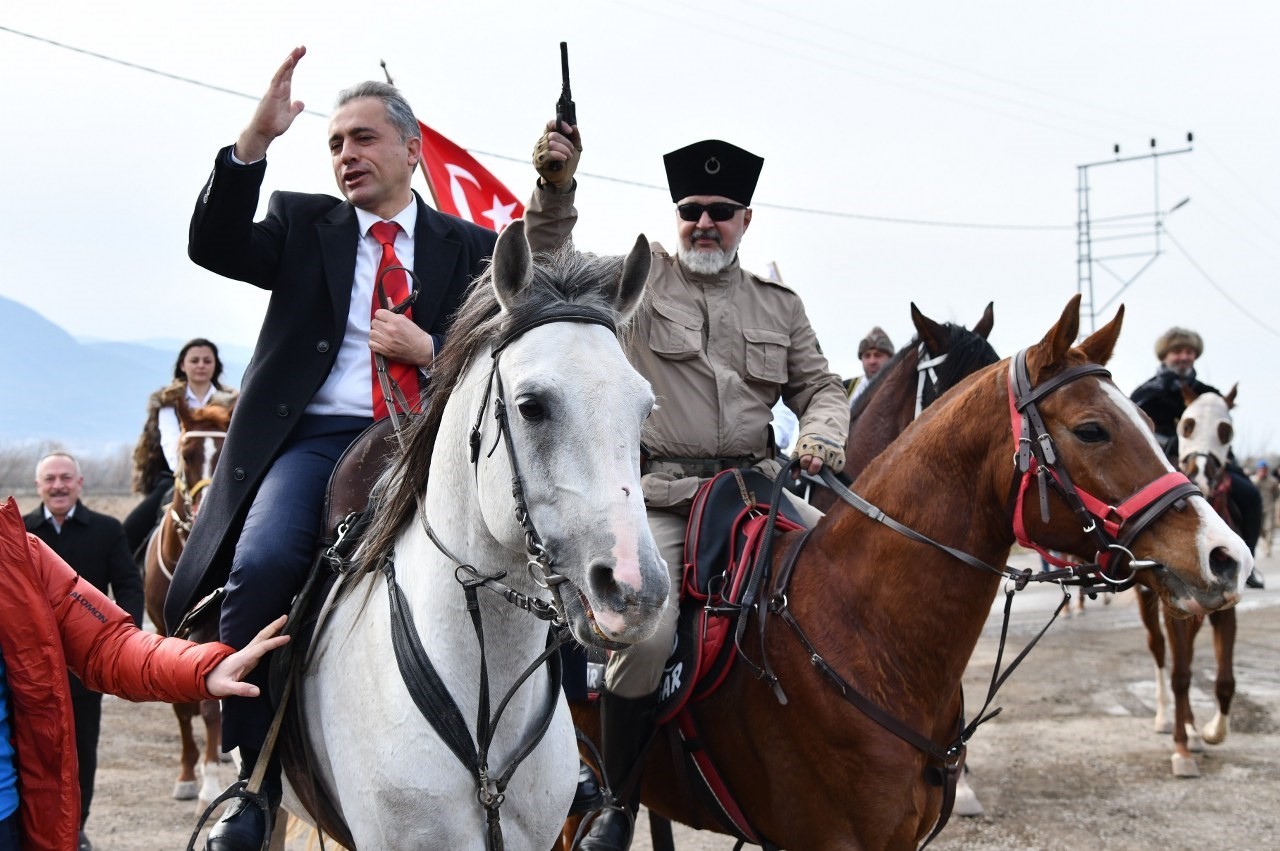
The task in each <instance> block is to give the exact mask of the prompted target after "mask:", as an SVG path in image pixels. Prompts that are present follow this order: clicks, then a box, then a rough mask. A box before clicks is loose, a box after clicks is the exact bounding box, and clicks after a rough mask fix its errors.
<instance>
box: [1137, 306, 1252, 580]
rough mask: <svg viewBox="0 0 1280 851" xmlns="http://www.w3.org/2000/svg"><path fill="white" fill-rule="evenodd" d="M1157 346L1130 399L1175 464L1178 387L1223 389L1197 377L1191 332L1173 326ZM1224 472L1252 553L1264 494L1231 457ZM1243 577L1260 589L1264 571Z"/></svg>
mask: <svg viewBox="0 0 1280 851" xmlns="http://www.w3.org/2000/svg"><path fill="white" fill-rule="evenodd" d="M1155 350H1156V358H1158V359H1159V361H1160V366H1159V368H1158V369H1157V370H1156V374H1155V375H1154V376H1152V377H1151V378H1149V379H1147V380H1146V381H1145V382H1143V383H1142V384H1141V385H1139V386H1138V389H1137V390H1134V391H1133V395H1132V396H1131V397H1130V398H1131V399H1133V401H1134V404H1136V405H1137V406H1138V407H1139V408H1141V409H1142V411H1143V412H1144V413H1145V414H1146V415H1147V416H1148V417H1150V418H1151V424H1152V426H1153V427H1154V428H1155V432H1156V440H1158V441H1159V442H1160V445H1161V446H1162V447H1164V450H1165V454H1167V455H1168V456H1169V460H1170V461H1171V462H1173V464H1174V465H1175V466H1177V464H1178V432H1177V428H1178V420H1179V419H1181V418H1182V412H1183V411H1185V410H1186V408H1187V403H1186V401H1185V399H1184V398H1183V395H1182V389H1183V388H1184V387H1186V388H1188V389H1189V390H1191V392H1192V393H1193V394H1194V395H1196V396H1199V395H1201V394H1202V393H1217V394H1218V395H1219V396H1221V395H1222V393H1221V392H1220V391H1219V390H1218V389H1217V388H1216V387H1212V386H1210V385H1208V384H1205V383H1204V382H1203V381H1201V380H1200V379H1199V378H1197V377H1196V358H1198V357H1200V356H1201V355H1202V354H1204V340H1203V339H1202V338H1201V337H1200V335H1199V334H1197V333H1196V332H1195V331H1192V330H1190V329H1189V328H1180V327H1178V326H1174V327H1173V328H1170V329H1169V330H1168V331H1165V332H1164V333H1163V334H1161V335H1160V336H1159V337H1158V338H1157V339H1156V346H1155ZM1227 475H1229V476H1230V477H1231V502H1232V504H1233V505H1234V506H1235V507H1236V508H1237V509H1238V512H1239V515H1240V525H1241V528H1240V529H1239V530H1238V531H1239V533H1240V537H1241V538H1243V539H1244V542H1245V543H1246V544H1248V545H1249V549H1250V551H1252V550H1253V549H1254V547H1255V546H1256V545H1257V543H1258V537H1259V535H1260V534H1261V531H1262V497H1261V495H1260V494H1259V493H1258V489H1257V488H1256V487H1254V484H1253V482H1251V481H1250V480H1249V477H1248V476H1247V475H1245V472H1244V471H1243V470H1241V469H1240V467H1239V466H1238V465H1237V464H1236V463H1235V459H1234V458H1230V459H1228V463H1227ZM1245 581H1246V584H1247V585H1248V586H1249V587H1250V588H1261V587H1263V584H1264V580H1263V577H1262V573H1261V571H1259V570H1258V568H1257V566H1256V565H1255V566H1254V568H1253V572H1252V573H1250V574H1249V578H1248V579H1247V580H1245Z"/></svg>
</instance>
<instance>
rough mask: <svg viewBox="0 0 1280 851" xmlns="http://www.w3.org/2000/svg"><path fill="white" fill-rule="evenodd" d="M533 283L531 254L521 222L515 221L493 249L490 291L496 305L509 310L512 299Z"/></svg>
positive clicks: (500, 236)
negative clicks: (496, 300) (495, 296)
mask: <svg viewBox="0 0 1280 851" xmlns="http://www.w3.org/2000/svg"><path fill="white" fill-rule="evenodd" d="M531 283H533V253H532V252H531V251H530V250H529V240H527V239H525V236H524V220H523V219H517V220H516V221H514V222H512V223H511V224H509V225H507V226H506V228H505V229H504V230H503V231H502V233H500V234H498V244H497V245H495V246H494V248H493V289H494V291H495V292H497V294H498V304H499V305H501V306H502V309H503V310H509V309H510V308H511V305H512V304H513V303H514V302H515V300H516V295H517V294H518V293H519V292H520V291H521V290H522V289H524V288H525V287H527V286H529V284H531Z"/></svg>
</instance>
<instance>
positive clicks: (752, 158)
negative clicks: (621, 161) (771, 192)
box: [662, 139, 764, 207]
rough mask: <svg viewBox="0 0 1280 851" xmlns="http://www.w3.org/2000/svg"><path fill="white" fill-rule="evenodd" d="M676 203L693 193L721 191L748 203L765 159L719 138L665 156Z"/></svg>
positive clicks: (665, 163) (696, 143)
mask: <svg viewBox="0 0 1280 851" xmlns="http://www.w3.org/2000/svg"><path fill="white" fill-rule="evenodd" d="M662 162H663V164H664V165H665V166H666V167H667V185H668V186H669V187H670V188H671V200H672V201H675V202H676V203H680V201H681V200H682V199H684V198H688V197H690V196H693V195H720V196H722V197H724V198H730V199H732V200H734V201H737V202H738V203H739V204H742V205H744V206H747V207H749V206H751V196H752V195H753V194H755V191H756V181H757V180H759V179H760V169H761V168H763V167H764V159H763V158H762V157H757V156H756V155H755V154H753V153H751V152H750V151H744V150H743V149H742V148H739V147H737V146H736V145H730V144H729V143H728V142H721V141H720V140H719V139H706V140H704V141H701V142H694V143H693V144H692V145H688V146H686V147H684V148H681V149H679V150H678V151H672V152H671V153H669V154H667V155H666V156H664V157H663V158H662Z"/></svg>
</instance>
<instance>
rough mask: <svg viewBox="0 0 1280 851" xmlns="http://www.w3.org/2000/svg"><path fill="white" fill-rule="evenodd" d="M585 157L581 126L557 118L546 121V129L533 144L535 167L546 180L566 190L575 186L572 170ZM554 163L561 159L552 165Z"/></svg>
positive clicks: (546, 182) (563, 190)
mask: <svg viewBox="0 0 1280 851" xmlns="http://www.w3.org/2000/svg"><path fill="white" fill-rule="evenodd" d="M581 157H582V136H581V134H579V133H578V128H577V127H573V126H570V125H568V124H565V123H563V122H559V126H557V122H556V120H555V119H552V120H551V121H548V122H547V129H546V132H545V133H543V134H542V135H541V136H539V137H538V142H537V144H536V145H534V147H533V167H534V168H535V169H537V170H538V174H539V175H541V177H542V180H543V183H544V184H547V185H550V186H554V187H555V188H556V189H557V190H559V191H560V192H566V191H568V190H569V188H570V187H571V186H573V173H574V172H575V171H577V169H578V160H579V159H580V158H581ZM552 163H561V164H562V165H561V167H560V168H559V169H558V170H557V169H553V168H552V167H551V165H552Z"/></svg>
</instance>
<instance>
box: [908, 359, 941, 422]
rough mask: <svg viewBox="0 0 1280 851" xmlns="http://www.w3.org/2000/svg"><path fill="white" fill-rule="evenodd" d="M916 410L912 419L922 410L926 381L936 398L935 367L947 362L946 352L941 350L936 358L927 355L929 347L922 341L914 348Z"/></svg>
mask: <svg viewBox="0 0 1280 851" xmlns="http://www.w3.org/2000/svg"><path fill="white" fill-rule="evenodd" d="M916 360H917V363H916V374H917V375H918V378H917V380H916V412H915V414H913V415H912V417H911V418H912V419H915V418H916V417H918V416H920V412H921V411H923V410H924V389H925V386H926V382H927V383H928V386H929V387H932V388H933V392H934V396H935V398H936V396H937V393H938V370H937V369H936V367H939V366H942V365H943V364H944V363H946V362H947V353H946V352H943V353H942V354H940V355H938V356H937V357H936V358H931V357H929V349H928V347H926V346H925V344H924V341H921V342H920V345H919V346H918V347H917V348H916Z"/></svg>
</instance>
